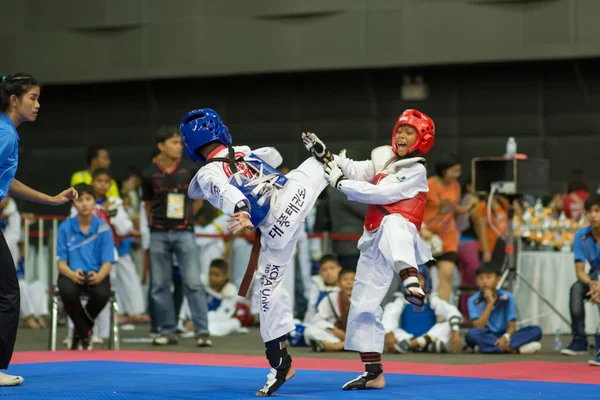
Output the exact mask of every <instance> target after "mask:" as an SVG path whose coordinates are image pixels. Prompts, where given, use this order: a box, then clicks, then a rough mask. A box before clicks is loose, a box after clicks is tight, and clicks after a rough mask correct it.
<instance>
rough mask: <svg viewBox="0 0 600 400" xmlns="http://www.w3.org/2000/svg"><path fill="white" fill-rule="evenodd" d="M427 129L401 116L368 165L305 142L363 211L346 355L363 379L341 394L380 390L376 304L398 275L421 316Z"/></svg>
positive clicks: (421, 119) (313, 139) (426, 253)
mask: <svg viewBox="0 0 600 400" xmlns="http://www.w3.org/2000/svg"><path fill="white" fill-rule="evenodd" d="M434 135H435V128H434V124H433V121H432V120H431V119H430V118H429V117H427V116H426V115H425V114H423V113H421V112H420V111H417V110H406V111H404V112H403V113H402V114H401V115H400V117H399V118H398V120H397V122H396V125H395V126H394V130H393V131H392V145H391V146H381V147H377V148H375V149H374V150H373V151H372V152H371V160H367V161H353V160H350V159H346V158H343V157H339V156H335V155H334V156H333V157H332V155H331V152H330V151H329V150H328V149H327V148H326V146H325V145H324V144H323V142H322V141H321V140H319V138H318V137H317V136H316V135H314V134H303V136H302V140H303V142H304V145H305V147H306V148H307V150H309V151H310V152H311V153H313V155H314V156H315V158H317V159H319V160H321V161H322V162H324V163H325V166H324V167H325V178H326V179H327V180H328V182H329V183H330V185H331V186H333V187H335V188H336V189H337V190H339V191H341V192H342V193H344V194H345V195H346V196H348V199H349V200H352V201H358V202H361V203H367V204H369V206H368V209H367V215H366V217H365V225H364V231H363V235H362V237H361V238H360V240H359V242H358V248H359V250H360V258H359V260H358V265H357V269H356V279H355V284H354V289H353V290H352V297H351V300H350V302H351V305H350V314H349V317H348V327H347V331H346V343H345V349H346V350H352V351H358V352H360V355H361V359H362V361H363V363H364V364H365V370H366V371H365V373H364V374H363V375H360V376H359V377H358V378H356V379H354V380H352V381H350V382H348V383H346V384H345V385H344V386H343V389H344V390H356V389H370V388H376V389H381V388H383V387H384V386H385V379H384V378H383V367H382V365H381V353H382V352H383V346H384V337H385V330H384V327H383V325H382V323H381V314H382V309H381V302H382V301H383V298H384V296H385V295H386V293H387V292H388V289H389V288H390V285H391V284H392V280H393V278H394V274H399V275H400V277H401V279H402V281H403V285H404V288H405V298H406V300H407V301H408V302H410V303H411V304H412V305H413V307H415V310H417V311H420V310H422V309H423V305H424V301H425V293H424V292H423V289H422V288H421V287H420V286H419V280H418V277H417V276H418V266H419V265H422V264H425V263H426V262H427V261H429V260H431V259H432V255H431V251H430V250H429V249H428V248H427V246H426V245H425V243H423V241H422V240H421V237H420V235H419V230H420V228H421V222H422V219H423V212H424V210H425V200H426V198H427V192H428V191H429V187H428V185H427V171H426V169H425V166H424V162H425V159H424V158H422V157H418V156H419V155H422V154H425V153H427V152H428V151H429V150H430V149H431V147H432V146H433V142H434Z"/></svg>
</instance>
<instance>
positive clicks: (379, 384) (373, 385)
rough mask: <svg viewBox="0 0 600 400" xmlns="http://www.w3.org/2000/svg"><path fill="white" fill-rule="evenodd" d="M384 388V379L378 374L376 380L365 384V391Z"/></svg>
mask: <svg viewBox="0 0 600 400" xmlns="http://www.w3.org/2000/svg"><path fill="white" fill-rule="evenodd" d="M384 387H385V378H384V377H383V374H380V375H379V376H378V377H377V378H375V379H373V380H372V381H368V382H367V384H366V388H367V389H383V388H384Z"/></svg>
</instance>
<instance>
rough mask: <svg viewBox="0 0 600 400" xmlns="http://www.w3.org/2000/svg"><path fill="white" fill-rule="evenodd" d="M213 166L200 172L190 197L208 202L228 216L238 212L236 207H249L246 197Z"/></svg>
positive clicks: (189, 193) (191, 189) (201, 169)
mask: <svg viewBox="0 0 600 400" xmlns="http://www.w3.org/2000/svg"><path fill="white" fill-rule="evenodd" d="M212 166H213V165H206V166H204V167H202V168H200V170H199V171H198V173H197V174H196V176H194V179H193V180H192V183H191V184H190V187H189V189H188V195H189V196H190V198H192V199H202V200H208V202H209V203H210V204H212V205H213V206H214V207H216V208H218V209H219V210H221V211H223V213H225V214H227V215H232V214H233V213H235V212H236V206H237V205H238V204H240V203H243V204H245V205H247V206H249V202H248V199H246V196H244V194H243V193H242V192H241V191H240V190H239V189H238V188H236V187H235V186H233V185H231V184H230V183H229V180H228V179H226V178H225V177H223V176H222V175H221V174H219V173H218V172H217V171H215V170H214V169H213V168H211V167H212Z"/></svg>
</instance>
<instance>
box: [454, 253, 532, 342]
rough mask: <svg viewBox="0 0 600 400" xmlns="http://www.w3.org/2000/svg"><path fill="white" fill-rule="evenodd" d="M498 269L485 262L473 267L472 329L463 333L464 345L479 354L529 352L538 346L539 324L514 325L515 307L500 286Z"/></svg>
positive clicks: (508, 293) (470, 315) (509, 296)
mask: <svg viewBox="0 0 600 400" xmlns="http://www.w3.org/2000/svg"><path fill="white" fill-rule="evenodd" d="M499 282H500V274H499V271H498V270H497V269H496V268H494V267H493V266H492V265H491V264H489V263H483V264H481V265H480V266H479V268H478V269H477V286H479V289H480V290H479V291H478V292H477V293H475V294H474V295H473V296H471V297H470V298H469V317H470V318H471V320H472V321H473V327H474V328H473V329H471V330H469V332H467V336H466V337H465V340H466V342H467V346H469V347H471V348H475V347H478V348H479V351H480V352H481V353H521V354H532V353H535V352H536V351H539V350H540V349H541V348H542V345H541V344H540V342H539V340H540V339H541V338H542V329H541V328H540V327H539V326H526V327H523V328H521V329H519V330H517V328H516V320H517V306H516V303H515V299H514V298H513V295H512V293H510V292H508V291H506V290H503V289H500V290H497V289H496V288H497V287H498V283H499Z"/></svg>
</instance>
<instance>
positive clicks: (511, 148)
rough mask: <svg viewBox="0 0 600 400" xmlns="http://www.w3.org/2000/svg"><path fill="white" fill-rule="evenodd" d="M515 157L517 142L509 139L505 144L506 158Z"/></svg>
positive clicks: (511, 138) (512, 138)
mask: <svg viewBox="0 0 600 400" xmlns="http://www.w3.org/2000/svg"><path fill="white" fill-rule="evenodd" d="M516 155H517V142H516V141H515V138H514V137H509V138H508V142H506V157H508V158H515V156H516Z"/></svg>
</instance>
